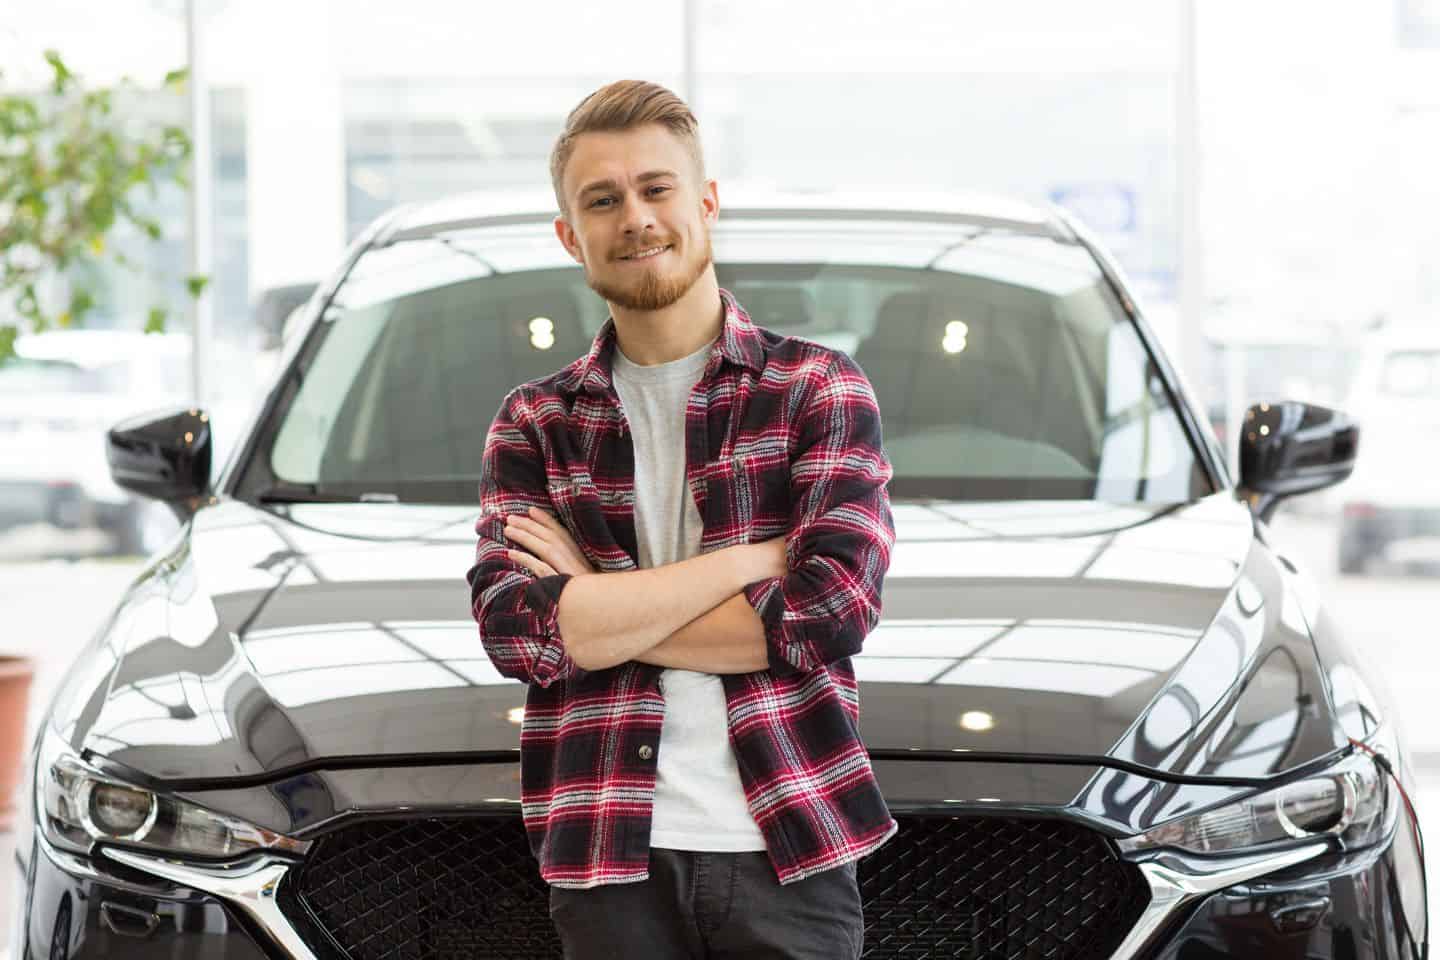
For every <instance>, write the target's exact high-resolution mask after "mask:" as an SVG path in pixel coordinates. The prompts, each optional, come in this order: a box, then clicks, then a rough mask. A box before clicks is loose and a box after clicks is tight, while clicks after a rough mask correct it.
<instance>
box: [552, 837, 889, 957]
mask: <svg viewBox="0 0 1440 960" xmlns="http://www.w3.org/2000/svg"><path fill="white" fill-rule="evenodd" d="M550 919H551V920H552V921H554V923H555V929H556V930H557V931H558V932H559V934H560V942H561V943H562V944H563V945H564V947H565V960H602V958H606V960H609V958H617V960H618V958H624V960H633V958H641V957H643V958H645V960H651V958H653V960H671V958H675V960H681V958H695V960H720V958H727V957H737V958H738V957H744V958H745V960H859V957H860V948H861V942H862V940H863V938H864V935H865V924H864V920H863V918H862V916H861V912H860V888H859V885H858V883H857V882H856V879H855V864H854V863H848V864H845V865H844V866H841V867H835V868H833V869H831V870H827V871H825V872H824V873H817V874H815V875H814V876H810V877H806V878H805V879H804V880H797V881H795V882H794V883H790V884H786V885H785V886H781V885H780V882H779V881H778V880H777V879H776V877H775V870H774V868H773V867H771V866H770V861H769V859H768V858H767V857H766V855H765V854H764V853H763V852H760V853H691V852H688V851H684V850H658V849H652V850H651V851H650V879H648V880H646V881H644V882H643V883H619V884H608V885H606V886H600V887H594V888H592V889H589V890H566V889H563V888H561V887H551V888H550Z"/></svg>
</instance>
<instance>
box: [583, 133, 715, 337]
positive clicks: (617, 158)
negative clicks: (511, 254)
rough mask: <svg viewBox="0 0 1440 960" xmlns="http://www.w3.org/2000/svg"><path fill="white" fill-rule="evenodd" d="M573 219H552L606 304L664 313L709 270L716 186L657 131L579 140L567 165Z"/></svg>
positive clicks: (672, 138)
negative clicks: (705, 178)
mask: <svg viewBox="0 0 1440 960" xmlns="http://www.w3.org/2000/svg"><path fill="white" fill-rule="evenodd" d="M563 190H564V193H565V200H566V204H567V206H568V207H569V213H568V215H567V216H564V217H560V218H558V219H556V221H555V232H556V234H557V235H558V236H559V237H560V242H561V243H563V244H564V245H565V249H567V250H569V251H570V255H571V256H573V257H574V258H575V259H576V261H577V262H579V263H580V264H581V266H583V267H584V268H585V280H586V282H587V283H588V284H589V285H590V289H592V290H594V291H595V292H596V293H598V294H599V295H600V296H602V297H604V298H605V299H606V300H608V301H609V302H610V303H613V304H615V305H617V306H620V307H624V308H626V309H630V310H663V309H664V308H665V307H668V306H670V305H671V304H672V303H674V302H675V301H677V300H679V299H680V298H681V297H683V296H684V295H685V294H686V293H687V292H688V291H689V290H690V288H691V287H693V286H694V285H695V281H697V280H698V279H700V277H701V276H703V275H704V273H705V270H706V268H708V267H709V266H710V261H711V250H710V227H711V225H712V224H714V222H715V217H716V214H717V213H718V212H719V203H718V201H717V199H716V191H715V182H714V181H713V180H709V181H705V182H703V183H702V182H700V176H699V171H697V170H696V169H695V161H694V159H693V158H692V157H691V155H690V151H689V150H687V149H686V148H685V145H684V144H682V143H681V142H680V141H679V140H678V139H677V138H676V137H675V136H674V135H673V134H672V133H670V131H669V130H667V129H665V127H663V126H661V125H660V124H646V125H645V126H642V127H637V128H635V129H633V130H624V131H615V132H610V131H607V132H596V133H586V134H582V135H581V136H580V137H579V138H578V139H577V140H576V142H575V150H574V152H573V153H572V154H571V155H570V162H569V163H568V164H567V165H566V168H565V179H564V183H563Z"/></svg>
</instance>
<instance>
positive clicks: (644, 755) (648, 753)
mask: <svg viewBox="0 0 1440 960" xmlns="http://www.w3.org/2000/svg"><path fill="white" fill-rule="evenodd" d="M653 756H655V751H654V749H653V748H651V746H650V744H648V743H647V744H643V745H642V746H641V747H640V759H641V760H649V759H650V758H651V757H653Z"/></svg>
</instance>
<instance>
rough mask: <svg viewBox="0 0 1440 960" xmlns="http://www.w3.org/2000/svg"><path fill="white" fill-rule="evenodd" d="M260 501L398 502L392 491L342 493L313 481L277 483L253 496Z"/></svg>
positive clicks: (398, 499) (397, 497)
mask: <svg viewBox="0 0 1440 960" xmlns="http://www.w3.org/2000/svg"><path fill="white" fill-rule="evenodd" d="M255 499H256V500H257V501H258V502H260V503H399V502H400V498H399V496H397V495H396V494H393V493H371V492H365V493H342V492H339V491H336V490H321V489H319V487H318V486H316V485H315V484H313V483H277V484H275V485H274V486H273V487H266V488H265V489H264V490H262V491H260V493H259V495H258V496H257V497H256V498H255Z"/></svg>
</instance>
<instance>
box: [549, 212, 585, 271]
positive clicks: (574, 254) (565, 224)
mask: <svg viewBox="0 0 1440 960" xmlns="http://www.w3.org/2000/svg"><path fill="white" fill-rule="evenodd" d="M555 236H557V237H559V238H560V245H561V246H563V247H564V248H565V252H566V253H568V254H570V256H571V258H572V259H574V261H575V262H576V263H578V264H581V265H584V263H585V254H584V253H582V252H581V250H580V238H579V237H577V236H576V235H575V228H574V227H572V226H570V223H569V221H567V220H566V219H565V218H564V217H563V216H561V217H556V218H555Z"/></svg>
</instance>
